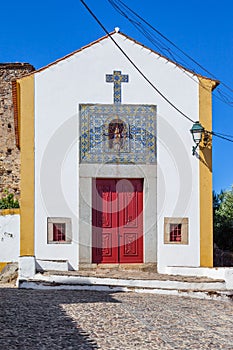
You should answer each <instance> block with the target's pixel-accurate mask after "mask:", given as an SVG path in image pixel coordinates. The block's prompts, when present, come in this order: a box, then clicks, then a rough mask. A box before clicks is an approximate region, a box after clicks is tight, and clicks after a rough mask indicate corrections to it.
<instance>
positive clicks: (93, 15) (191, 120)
mask: <svg viewBox="0 0 233 350" xmlns="http://www.w3.org/2000/svg"><path fill="white" fill-rule="evenodd" d="M80 1H81V3H82V4H83V5H84V6H85V7H86V9H87V10H88V12H89V13H90V14H91V15H92V17H93V18H94V19H95V20H96V22H97V23H98V24H99V25H100V27H101V28H102V29H103V30H104V32H105V33H106V34H107V36H108V37H109V38H110V39H111V40H112V41H113V43H114V44H115V45H116V46H117V47H118V49H119V50H120V51H121V52H122V54H123V55H124V56H125V57H126V58H127V60H128V61H129V62H130V63H131V64H132V65H133V66H134V68H135V69H136V70H137V71H138V73H139V74H140V75H141V76H142V77H143V78H144V79H145V80H146V81H147V82H148V84H149V85H150V86H151V87H152V88H153V89H154V90H155V91H156V92H157V93H158V94H159V95H160V96H161V97H162V98H163V99H164V100H165V101H166V102H167V103H168V104H169V105H170V106H172V107H173V108H174V109H175V110H176V111H177V112H179V113H180V114H181V115H182V116H183V117H184V118H186V119H188V120H189V121H190V122H192V123H195V121H194V120H193V119H191V118H190V117H189V116H188V115H187V114H185V113H184V112H182V111H181V110H180V109H179V108H178V107H176V106H175V105H174V103H172V102H171V101H170V100H169V99H168V98H167V97H166V96H165V95H164V94H163V93H162V92H161V91H160V90H159V89H158V88H157V87H156V86H155V85H154V84H153V83H152V82H151V81H150V80H149V79H148V78H147V77H146V75H145V74H144V73H143V72H142V71H141V70H140V69H139V68H138V66H137V65H136V64H135V63H134V62H133V60H131V58H130V57H129V56H128V55H127V53H126V52H125V51H124V50H123V49H122V48H121V46H120V45H119V44H118V43H117V42H116V40H114V39H113V37H112V36H111V35H110V34H109V32H108V31H107V29H106V28H105V27H104V25H103V24H102V23H101V22H100V20H99V19H98V18H97V16H96V15H95V14H94V13H93V12H92V11H91V9H90V8H89V7H88V6H87V4H86V3H85V2H84V1H83V0H80Z"/></svg>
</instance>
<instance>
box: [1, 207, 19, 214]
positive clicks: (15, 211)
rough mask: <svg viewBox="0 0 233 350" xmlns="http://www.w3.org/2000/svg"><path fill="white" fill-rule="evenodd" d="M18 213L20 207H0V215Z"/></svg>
mask: <svg viewBox="0 0 233 350" xmlns="http://www.w3.org/2000/svg"><path fill="white" fill-rule="evenodd" d="M16 214H20V209H19V208H15V209H1V210H0V216H5V215H16Z"/></svg>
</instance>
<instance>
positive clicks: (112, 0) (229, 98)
mask: <svg viewBox="0 0 233 350" xmlns="http://www.w3.org/2000/svg"><path fill="white" fill-rule="evenodd" d="M117 1H118V2H119V3H121V4H122V6H123V7H125V8H126V10H127V9H128V11H130V12H131V13H133V14H134V15H135V16H137V17H138V18H139V19H141V20H142V21H143V22H144V23H146V24H147V25H148V26H149V27H150V28H152V29H153V30H154V31H155V32H156V33H158V34H159V35H160V36H161V37H162V38H163V39H164V40H166V41H167V42H169V43H170V44H172V45H173V46H174V47H175V48H176V49H177V50H179V51H180V52H181V53H182V54H183V55H184V56H186V57H187V58H188V59H189V60H191V61H192V62H194V63H195V64H196V65H197V66H199V67H200V68H201V69H202V70H204V71H205V72H206V73H208V74H209V75H210V76H212V77H213V78H214V79H217V78H216V77H215V76H214V75H213V74H212V73H211V72H209V71H208V70H207V69H205V68H204V67H203V66H202V65H201V64H199V63H198V62H197V61H196V60H194V59H193V58H192V57H191V56H190V55H188V54H186V53H185V52H184V51H183V50H182V49H180V48H179V47H178V46H177V45H176V44H174V43H173V42H172V41H171V40H169V39H168V38H167V37H166V36H165V35H163V34H162V33H161V32H159V31H158V30H157V29H156V28H155V27H153V26H152V25H151V24H150V23H148V22H147V21H146V20H144V19H143V18H142V17H141V16H140V15H138V14H137V13H136V12H135V11H133V10H132V9H130V8H129V7H128V6H127V5H126V4H124V3H123V2H122V1H121V0H116V1H115V0H108V2H109V3H110V4H111V6H112V7H113V8H114V9H115V10H116V11H117V12H118V13H120V15H121V16H123V17H125V18H126V19H127V20H128V21H130V23H131V24H132V25H134V27H136V28H137V30H138V31H140V32H141V33H142V34H143V35H144V36H145V37H146V38H147V39H148V40H149V41H150V42H151V43H152V44H153V45H154V46H155V47H156V48H157V49H158V50H159V52H160V53H162V54H163V55H164V56H170V57H171V59H172V60H173V61H175V62H176V63H177V64H178V65H184V66H187V67H188V66H189V64H188V63H187V62H186V61H184V59H183V58H182V57H181V56H180V55H178V54H177V53H175V52H173V53H172V52H171V51H172V50H171V49H170V48H169V47H164V46H166V45H165V44H164V43H163V42H162V41H161V40H159V39H158V38H156V41H160V43H161V45H163V48H162V49H161V48H159V47H158V44H157V45H156V44H155V42H154V40H155V38H153V35H152V34H151V33H150V32H149V31H148V30H146V29H145V28H143V26H142V24H141V23H140V22H138V21H136V20H135V19H132V18H130V17H129V16H128V15H127V14H126V13H125V12H124V11H123V10H121V8H120V7H119V6H118V5H117V3H116V2H117ZM160 47H161V46H160ZM164 50H165V51H166V52H167V53H168V55H167V54H166V55H165V54H164V53H163V51H164ZM174 55H175V56H176V57H174ZM177 57H178V59H179V60H177ZM178 67H179V66H178ZM179 68H180V69H182V68H181V67H179ZM189 69H190V68H189ZM190 70H191V71H192V72H193V73H194V74H195V69H193V68H191V69H190ZM183 72H184V71H183ZM196 74H197V73H196ZM187 76H189V78H191V79H192V77H191V76H190V75H188V74H187ZM193 80H194V79H193ZM194 81H195V82H196V80H194ZM221 84H222V85H223V86H225V87H226V88H227V89H228V90H230V91H232V92H233V90H232V89H231V88H230V87H229V86H227V85H226V84H225V83H223V82H222V83H221ZM220 89H221V88H219V89H218V91H216V92H214V93H213V96H214V97H216V98H217V99H218V100H220V101H221V102H223V103H225V104H227V105H229V106H230V107H233V97H232V96H230V95H229V94H227V93H226V92H225V91H224V92H220V91H219V90H220ZM217 93H218V94H219V95H220V96H218V95H217ZM224 94H225V95H224Z"/></svg>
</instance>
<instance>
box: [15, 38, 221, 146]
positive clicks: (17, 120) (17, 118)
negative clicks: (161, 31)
mask: <svg viewBox="0 0 233 350" xmlns="http://www.w3.org/2000/svg"><path fill="white" fill-rule="evenodd" d="M117 35H120V36H122V37H124V38H125V39H127V40H129V41H131V42H133V43H134V44H137V45H139V46H141V47H142V48H144V49H146V50H148V51H150V52H152V53H153V54H155V55H157V56H159V57H161V58H163V59H165V60H166V61H168V62H170V63H172V64H174V65H175V66H176V67H178V68H180V69H182V70H183V71H186V72H188V73H191V74H192V75H193V76H196V77H198V79H199V81H200V83H201V78H202V79H205V80H209V81H210V82H212V90H213V89H214V88H215V87H217V86H218V85H219V81H218V80H215V79H211V78H208V77H205V76H202V75H201V74H197V73H195V72H193V71H192V70H190V69H188V68H186V67H184V66H182V65H180V64H178V63H176V62H174V61H172V60H171V59H169V58H168V57H166V56H163V55H162V54H160V53H158V52H156V51H155V50H153V49H151V48H149V47H148V46H146V45H144V44H142V43H140V42H139V41H137V40H135V39H133V38H131V37H129V36H128V35H126V34H124V33H122V32H119V31H113V32H111V33H109V34H108V35H105V36H103V37H101V38H99V39H97V40H95V41H93V42H91V43H89V44H88V45H85V46H83V47H81V48H80V49H78V50H76V51H74V52H72V53H70V54H68V55H66V56H64V57H62V58H60V59H58V60H56V61H54V62H52V63H49V64H48V65H46V66H44V67H42V68H39V69H38V70H35V71H33V72H31V73H29V74H26V75H25V76H24V77H22V78H20V79H17V80H18V81H20V80H22V79H24V78H25V77H27V76H30V75H33V74H36V73H40V72H42V71H44V70H46V69H48V68H50V67H52V66H54V65H56V64H58V63H59V62H61V61H64V60H66V59H68V58H70V57H72V56H74V55H76V54H77V53H79V52H82V51H84V50H85V49H87V48H89V47H91V46H93V45H96V44H98V43H100V42H101V41H103V40H106V39H109V40H111V39H110V37H111V36H117ZM18 85H19V84H18V83H17V81H16V82H14V83H13V86H12V96H13V105H14V119H15V137H16V144H17V146H18V147H19V140H20V137H19V135H20V106H19V96H18V95H19V94H20V92H19V86H18Z"/></svg>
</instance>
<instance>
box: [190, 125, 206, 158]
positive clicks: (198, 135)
mask: <svg viewBox="0 0 233 350" xmlns="http://www.w3.org/2000/svg"><path fill="white" fill-rule="evenodd" d="M190 132H191V134H192V136H193V141H194V142H195V144H196V146H193V156H194V154H195V152H196V149H197V147H198V146H199V143H200V142H201V139H202V135H203V134H204V132H205V129H204V128H203V126H202V125H201V124H200V123H199V122H195V123H194V124H193V126H192V129H191V130H190Z"/></svg>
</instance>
